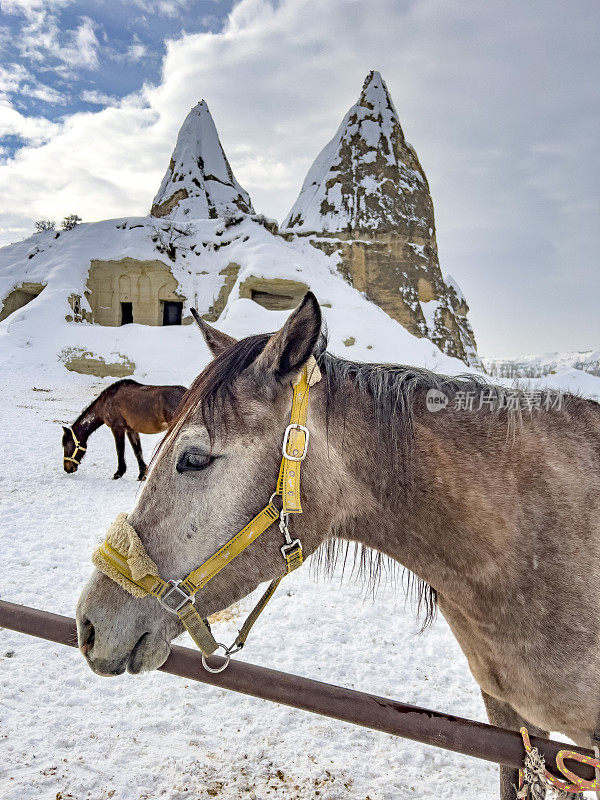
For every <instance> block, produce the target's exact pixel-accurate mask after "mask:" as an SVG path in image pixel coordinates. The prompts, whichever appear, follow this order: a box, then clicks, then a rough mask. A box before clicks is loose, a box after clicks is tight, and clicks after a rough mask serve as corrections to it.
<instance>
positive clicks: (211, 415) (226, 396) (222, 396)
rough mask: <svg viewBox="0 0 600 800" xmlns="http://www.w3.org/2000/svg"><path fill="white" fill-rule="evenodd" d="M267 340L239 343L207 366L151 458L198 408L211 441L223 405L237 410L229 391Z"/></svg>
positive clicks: (263, 336) (262, 336)
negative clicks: (217, 416) (218, 413)
mask: <svg viewBox="0 0 600 800" xmlns="http://www.w3.org/2000/svg"><path fill="white" fill-rule="evenodd" d="M269 336H270V334H268V333H262V334H256V335H254V336H248V337H246V338H245V339H240V340H239V341H238V342H236V343H235V344H234V345H232V346H231V347H230V348H229V349H227V350H225V352H224V353H222V354H221V355H220V356H218V357H217V358H215V359H213V361H211V362H210V363H209V364H208V366H207V367H206V368H205V369H204V370H203V371H202V372H201V373H200V374H199V375H198V377H197V378H195V380H194V381H193V383H192V385H191V386H190V388H189V389H188V391H187V392H186V394H185V395H184V396H183V399H182V401H181V404H180V406H179V408H178V410H177V413H176V414H175V416H174V417H173V419H172V420H171V423H170V425H169V428H168V430H167V433H166V435H165V437H164V439H163V440H162V442H161V443H160V445H159V447H158V449H157V450H156V453H155V455H154V458H156V457H157V456H158V454H159V453H160V452H161V451H162V450H163V449H164V448H165V447H168V446H169V445H170V444H172V443H173V441H174V440H175V438H176V436H177V435H178V433H179V432H180V431H181V429H182V427H183V426H184V425H185V423H186V422H187V421H188V420H189V418H190V416H191V415H192V413H194V411H195V410H196V409H198V408H199V409H200V413H201V415H202V423H203V425H204V426H205V427H206V430H207V432H208V436H209V439H210V441H211V443H212V442H213V441H214V438H215V432H216V431H215V422H216V415H217V412H219V411H222V410H223V408H224V406H225V405H226V404H228V405H230V407H231V408H233V409H234V410H235V409H237V407H238V402H237V398H236V396H235V393H234V391H233V388H232V387H233V383H234V381H235V379H236V378H238V377H239V376H240V375H241V374H242V372H244V370H245V369H247V368H248V367H249V366H250V365H251V364H252V363H253V362H254V361H255V360H256V359H257V358H258V356H259V355H260V354H261V353H262V351H263V350H264V348H265V345H266V344H267V342H268V340H269Z"/></svg>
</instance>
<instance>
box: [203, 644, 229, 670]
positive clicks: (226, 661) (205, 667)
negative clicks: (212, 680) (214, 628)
mask: <svg viewBox="0 0 600 800" xmlns="http://www.w3.org/2000/svg"><path fill="white" fill-rule="evenodd" d="M217 644H218V645H219V647H222V648H223V650H224V651H225V663H224V664H221V666H220V667H209V666H208V664H207V663H206V656H205V655H204V653H202V666H203V667H204V669H205V670H206V671H207V672H214V673H216V672H223V670H224V669H227V667H228V666H229V662H230V661H231V653H230V652H229V649H228V648H227V647H226V646H225V645H224V644H221V642H217Z"/></svg>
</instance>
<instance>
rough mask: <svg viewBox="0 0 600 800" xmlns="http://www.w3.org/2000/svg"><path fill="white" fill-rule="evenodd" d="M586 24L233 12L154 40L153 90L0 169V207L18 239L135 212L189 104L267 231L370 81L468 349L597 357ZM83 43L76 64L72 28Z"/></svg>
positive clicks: (255, 6)
mask: <svg viewBox="0 0 600 800" xmlns="http://www.w3.org/2000/svg"><path fill="white" fill-rule="evenodd" d="M597 9H598V6H597V4H596V3H595V0H582V2H581V3H580V4H579V5H578V10H577V13H574V12H573V13H571V12H568V10H567V9H566V8H565V6H564V3H562V2H561V1H560V0H543V2H541V0H534V2H532V3H525V4H524V3H522V2H520V0H491V2H489V3H485V4H482V3H481V2H479V0H410V2H408V1H407V2H402V3H399V2H397V0H370V2H369V3H356V2H349V0H281V2H277V3H275V2H268V1H267V0H241V2H239V3H238V4H237V5H236V6H235V7H234V9H233V11H232V13H231V15H230V18H229V21H228V23H227V25H226V27H225V28H224V29H223V30H222V31H221V32H220V33H202V34H194V35H188V36H184V37H183V38H181V39H179V40H177V41H171V42H169V43H168V49H167V55H166V57H165V60H164V64H163V72H162V76H161V81H160V83H159V85H157V86H155V87H145V88H144V89H143V90H142V91H141V92H140V94H139V95H133V96H131V97H130V98H126V99H125V100H124V101H122V102H121V103H119V104H117V105H115V106H113V107H111V108H105V109H103V110H101V111H99V112H97V113H85V114H76V115H74V116H73V117H71V118H69V119H68V120H66V122H65V123H64V124H63V125H61V126H57V127H56V128H54V129H53V130H52V131H51V132H50V134H49V135H51V140H50V141H48V142H47V143H46V144H43V145H42V146H40V147H36V148H35V149H33V148H31V149H29V148H28V149H25V150H22V151H20V152H19V153H18V155H17V157H16V158H15V160H14V161H11V162H9V163H8V164H7V165H6V166H4V167H3V168H2V170H1V171H0V173H1V174H0V197H5V198H7V204H8V198H9V197H10V204H9V205H10V209H9V210H10V211H12V212H14V213H16V214H20V215H21V217H20V219H22V220H23V224H25V222H26V221H27V220H33V219H35V218H37V217H40V216H49V217H52V218H61V217H62V216H64V214H66V213H68V212H70V211H72V210H73V208H74V207H75V206H77V208H76V210H77V211H78V213H79V214H80V215H81V216H82V217H84V218H85V219H87V220H90V219H100V218H103V217H108V216H118V215H122V214H135V213H145V212H146V211H147V209H148V208H149V205H150V202H151V200H152V197H153V195H154V193H155V191H156V188H157V186H158V183H159V181H160V178H161V177H162V174H163V172H164V170H165V168H166V166H167V164H168V159H169V156H170V153H171V151H172V148H173V146H174V144H175V138H176V136H177V131H178V128H179V126H180V124H181V122H182V121H183V119H184V117H185V115H186V113H187V112H188V110H189V109H190V107H191V106H192V105H194V104H195V103H196V102H197V101H198V100H199V99H200V98H202V97H204V98H205V99H206V100H207V101H208V103H209V106H210V108H211V111H212V113H213V116H214V118H215V122H216V125H217V128H218V130H219V132H220V135H221V140H222V143H223V145H224V147H225V150H226V152H227V153H228V155H229V157H230V160H231V162H232V166H233V168H234V170H235V172H236V176H237V178H238V180H239V181H240V182H241V183H242V185H244V186H245V188H247V189H248V190H249V191H250V193H251V195H252V199H253V201H254V205H255V207H256V208H257V209H258V210H260V211H264V212H265V213H266V214H267V215H269V216H276V217H278V218H280V219H281V218H282V217H283V216H284V214H285V213H286V212H287V211H288V209H289V207H290V206H291V204H292V203H293V201H294V199H295V196H296V194H297V192H298V191H299V189H300V185H301V182H302V179H303V178H304V174H305V172H306V170H307V169H308V167H309V165H310V163H311V162H312V160H313V158H314V157H315V155H316V154H317V152H318V151H319V150H320V149H321V148H322V146H323V145H324V144H325V143H326V141H328V139H329V138H330V137H331V136H332V135H333V133H334V131H335V129H336V127H337V125H338V124H339V122H340V120H341V118H342V116H343V114H344V113H345V111H346V110H347V108H348V107H349V106H350V105H351V104H352V103H353V102H354V101H355V100H356V98H357V96H358V94H359V91H360V88H361V85H362V81H363V79H364V76H365V75H366V73H367V72H368V70H369V69H372V68H375V69H379V70H380V71H381V72H382V74H383V76H384V78H385V80H386V81H387V83H388V86H389V88H390V90H391V93H392V95H393V97H394V100H395V103H396V107H397V109H398V111H399V114H400V118H401V120H402V122H403V127H404V130H405V133H406V134H407V138H408V140H409V141H411V142H412V143H413V144H414V145H415V147H416V149H417V152H418V153H419V157H420V159H421V162H422V164H423V167H424V169H425V171H426V173H427V176H428V178H429V181H430V185H431V189H432V193H433V198H434V203H435V207H436V217H437V223H438V242H439V246H440V257H441V260H442V266H443V269H444V271H445V272H448V271H449V272H451V273H452V274H453V275H455V276H456V278H457V280H458V281H459V283H460V284H461V286H462V287H463V289H464V291H465V294H466V295H467V299H468V301H469V303H470V305H471V308H472V320H473V324H474V327H475V331H476V334H477V335H478V337H479V339H480V342H481V343H482V345H483V346H482V348H481V349H482V351H483V352H487V353H491V354H494V353H499V352H501V351H502V350H503V349H504V350H505V351H506V350H508V351H510V350H511V349H512V350H513V351H514V350H515V349H516V343H517V340H518V338H519V337H520V336H522V334H523V331H525V332H526V335H527V337H528V339H527V341H526V342H524V343H523V345H522V346H521V347H520V348H519V349H521V350H523V349H528V350H533V349H536V348H537V349H551V348H552V347H563V348H564V347H573V348H575V347H580V346H586V345H589V346H592V345H594V346H598V343H599V342H598V340H599V339H600V331H599V330H598V326H597V323H596V322H594V320H595V319H597V315H596V313H595V311H594V313H592V311H591V306H590V311H589V313H587V314H582V313H581V304H585V303H586V302H587V303H588V304H589V303H591V300H590V299H589V298H590V297H591V296H593V294H594V292H596V295H595V296H596V298H597V296H599V295H600V286H598V284H597V283H596V284H593V282H592V277H591V275H592V270H591V269H590V268H589V264H590V259H597V253H598V250H599V246H600V242H598V234H597V232H596V230H595V229H594V227H593V225H592V224H590V217H591V214H592V212H593V203H594V202H595V198H596V197H597V194H596V185H597V174H595V173H594V164H597V161H596V137H595V135H594V130H595V128H596V125H597V121H598V120H597V111H596V110H595V108H596V107H595V103H596V97H595V85H594V82H593V81H592V80H590V75H591V74H594V69H596V68H597V67H596V66H595V63H596V62H595V59H596V50H595V47H596V44H595V41H594V30H595V25H594V24H593V16H594V14H597ZM162 10H163V12H164V13H167V12H166V11H165V9H162ZM542 12H543V13H542ZM36 13H43V12H36ZM86 35H87V36H88V37H89V38H88V39H87V42H88V45H89V47H90V48H91V49H90V52H91V53H93V52H94V48H95V47H96V46H97V41H96V45H95V44H94V39H95V35H94V32H93V29H92V28H91V25H90V26H88V28H87V34H86ZM83 38H84V39H85V36H84V37H83ZM63 46H64V44H63ZM549 53H552V57H551V58H549V56H548V54H549ZM90 63H93V56H92V57H91V62H90ZM90 102H92V101H90ZM15 124H16V123H15ZM21 124H24V123H23V121H22V120H21ZM39 124H40V123H39V121H37V122H35V123H34V127H35V125H39ZM47 135H48V132H47ZM33 187H35V190H34V189H33ZM8 188H9V189H10V191H7V189H8ZM12 227H18V226H17V224H16V223H15V224H14V225H13V226H12ZM586 256H587V258H586ZM584 260H585V263H584ZM582 264H584V266H583V267H579V265H582ZM575 267H577V275H578V279H577V281H576V282H574V281H573V280H572V279H571V277H570V275H571V273H570V270H573V269H574V268H575ZM586 269H587V272H586ZM584 273H585V278H583V277H582V276H583V274H584ZM598 273H600V270H597V269H596V274H598ZM597 280H598V279H597V278H596V281H597ZM559 292H561V299H560V308H561V314H562V317H561V320H562V321H561V322H560V323H558V322H557V309H556V308H555V306H556V305H557V303H558V301H557V300H556V296H557V294H558V293H559ZM569 326H571V328H572V331H571V332H569ZM507 343H508V344H507Z"/></svg>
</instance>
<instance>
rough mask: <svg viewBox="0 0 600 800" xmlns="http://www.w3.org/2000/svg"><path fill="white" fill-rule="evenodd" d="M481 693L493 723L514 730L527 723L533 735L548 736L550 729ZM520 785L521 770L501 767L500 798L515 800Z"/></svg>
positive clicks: (500, 701)
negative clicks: (536, 724)
mask: <svg viewBox="0 0 600 800" xmlns="http://www.w3.org/2000/svg"><path fill="white" fill-rule="evenodd" d="M481 695H482V697H483V702H484V703H485V709H486V711H487V715H488V719H489V721H490V723H491V724H492V725H499V726H500V727H501V728H509V729H510V730H513V731H518V730H519V729H520V728H521V727H522V726H523V725H525V726H526V728H527V730H528V731H529V733H530V734H531V735H532V736H545V737H547V736H548V731H543V730H541V728H537V727H536V726H535V725H532V724H531V723H529V722H527V720H524V719H523V717H521V716H520V715H519V714H517V712H516V711H515V710H514V708H512V706H509V704H508V703H504V702H503V701H502V700H496V698H495V697H491V696H490V695H489V694H486V693H485V692H484V691H483V690H482V692H481ZM518 785H519V770H518V769H512V768H511V767H500V800H514V798H515V797H516V796H517V793H516V791H515V787H516V786H518Z"/></svg>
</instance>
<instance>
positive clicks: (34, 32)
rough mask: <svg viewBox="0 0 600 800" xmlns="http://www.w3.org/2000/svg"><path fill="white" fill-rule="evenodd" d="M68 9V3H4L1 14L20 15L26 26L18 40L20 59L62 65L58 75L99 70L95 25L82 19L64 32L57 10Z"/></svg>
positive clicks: (18, 0)
mask: <svg viewBox="0 0 600 800" xmlns="http://www.w3.org/2000/svg"><path fill="white" fill-rule="evenodd" d="M66 5H69V0H54V2H52V0H50V2H45V0H32V1H31V2H28V0H3V2H2V10H3V11H4V13H6V14H20V15H22V16H23V17H24V23H23V25H22V28H21V30H20V32H19V36H18V37H16V40H15V44H16V45H17V47H18V49H19V52H20V54H21V56H22V57H23V58H24V59H30V60H31V61H34V62H37V63H39V64H46V68H50V69H52V68H53V67H52V65H50V66H49V67H48V64H47V61H48V59H49V58H55V59H56V60H57V61H58V62H59V64H58V66H57V67H55V68H54V69H55V70H56V71H58V72H60V71H64V68H65V67H69V68H81V67H83V68H86V69H97V67H98V47H99V42H98V39H97V37H96V34H95V31H94V21H93V20H92V19H90V17H86V16H83V17H80V19H79V24H78V26H77V27H76V28H74V29H73V30H67V31H63V30H61V28H60V26H59V24H58V19H57V16H56V9H58V8H60V7H63V6H66Z"/></svg>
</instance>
